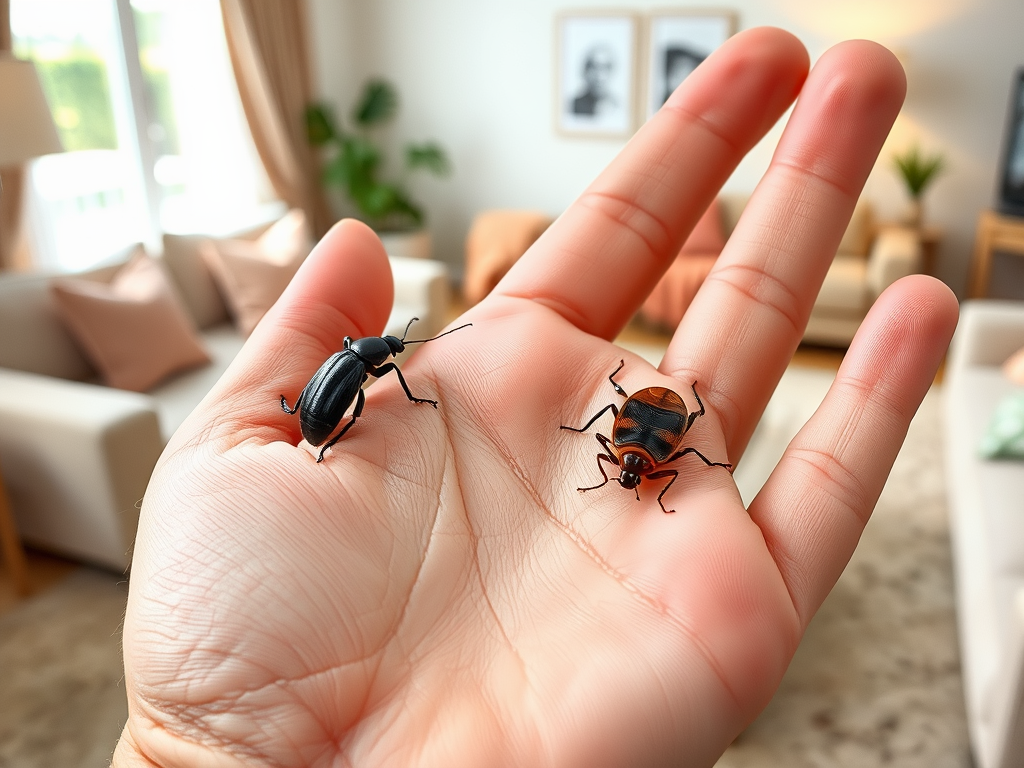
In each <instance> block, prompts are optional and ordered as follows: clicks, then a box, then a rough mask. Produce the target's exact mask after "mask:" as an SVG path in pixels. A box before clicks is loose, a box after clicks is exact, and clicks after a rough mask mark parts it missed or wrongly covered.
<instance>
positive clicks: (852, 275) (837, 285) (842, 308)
mask: <svg viewBox="0 0 1024 768" xmlns="http://www.w3.org/2000/svg"><path fill="white" fill-rule="evenodd" d="M867 268H868V267H867V261H866V260H864V259H863V258H861V257H860V256H850V255H848V254H844V253H840V254H837V255H836V257H835V259H833V260H832V265H831V266H830V267H829V268H828V273H827V274H826V275H825V281H824V282H823V283H822V284H821V290H820V291H819V292H818V299H817V301H816V302H815V304H814V308H815V311H819V310H824V309H827V310H829V311H830V312H839V313H860V314H863V313H864V311H865V310H866V309H867V306H868V287H867V282H866V280H865V276H866V274H867Z"/></svg>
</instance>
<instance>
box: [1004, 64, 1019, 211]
mask: <svg viewBox="0 0 1024 768" xmlns="http://www.w3.org/2000/svg"><path fill="white" fill-rule="evenodd" d="M1008 118H1009V119H1008V120H1007V125H1006V138H1005V139H1004V150H1003V156H1004V161H1003V178H1002V183H1001V184H1000V194H999V197H1000V201H999V203H1000V205H999V207H1000V210H1001V211H1002V212H1003V213H1008V214H1011V215H1015V216H1024V69H1021V70H1019V71H1018V72H1017V76H1016V77H1015V78H1014V81H1013V89H1012V91H1011V93H1010V107H1009V115H1008Z"/></svg>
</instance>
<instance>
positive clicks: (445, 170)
mask: <svg viewBox="0 0 1024 768" xmlns="http://www.w3.org/2000/svg"><path fill="white" fill-rule="evenodd" d="M405 164H406V165H407V166H408V167H409V169H410V170H414V169H416V168H424V169H426V170H428V171H430V172H431V173H433V174H435V175H437V176H447V175H448V174H449V173H451V170H452V164H451V161H449V159H448V155H446V154H445V151H444V150H443V149H442V148H441V146H440V145H439V144H435V143H433V142H428V143H426V144H409V145H408V146H407V147H406V148H405Z"/></svg>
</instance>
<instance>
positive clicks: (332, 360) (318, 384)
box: [281, 317, 472, 464]
mask: <svg viewBox="0 0 1024 768" xmlns="http://www.w3.org/2000/svg"><path fill="white" fill-rule="evenodd" d="M417 320H419V318H418V317H414V318H413V319H412V320H410V321H409V325H407V326H405V333H403V334H402V338H400V339H399V338H398V337H397V336H366V337H364V338H361V339H355V340H354V341H353V339H352V337H351V336H346V337H345V347H344V349H342V351H341V352H335V353H334V354H333V355H331V356H330V357H329V358H327V361H326V362H325V363H324V364H323V365H321V366H320V370H318V371H317V372H316V373H314V374H313V378H311V379H310V380H309V383H308V384H307V385H306V386H305V387H304V388H303V390H302V392H301V393H299V397H298V399H297V400H296V401H295V406H294V407H292V408H289V407H288V401H287V400H285V397H284V395H281V408H282V409H283V410H284V412H285V413H288V414H293V413H295V412H296V411H298V412H299V427H300V429H301V430H302V437H303V439H305V440H306V442H308V443H309V444H310V445H314V446H320V445H322V446H323V447H322V448H321V449H320V454H319V455H318V456H317V459H316V461H317V464H319V463H320V462H321V461H323V460H324V451H326V450H327V449H328V448H330V447H331V446H332V445H334V444H335V443H336V442H338V441H339V440H340V439H341V438H342V436H344V434H345V433H346V432H348V431H349V429H351V428H352V425H353V424H355V423H356V419H358V418H359V416H360V415H362V413H363V406H364V405H365V403H366V395H364V394H363V383H364V382H365V381H366V380H367V378H369V377H370V376H373V377H374V378H380V377H381V376H383V375H384V374H385V373H390V372H391V371H394V372H395V375H396V376H398V381H399V383H400V384H401V385H402V389H403V390H405V394H406V397H408V398H409V399H410V400H411V401H412V402H414V403H430V404H431V405H432V406H434V407H435V408H437V401H436V400H427V399H426V398H422V397H414V396H413V394H412V392H410V391H409V385H408V384H406V383H405V377H404V376H403V375H402V371H401V370H400V369H399V367H398V366H397V365H395V364H394V363H387V362H386V361H387V359H388V358H389V357H396V356H398V355H400V354H401V353H402V352H404V351H405V347H406V346H407V345H409V344H423V343H425V342H428V341H433V340H434V339H439V338H441V337H442V336H447V335H448V334H449V333H454V332H455V331H458V330H461V329H462V328H466V327H468V326H470V325H472V323H466V324H465V325H460V326H459V327H458V328H452V329H451V330H450V331H445V332H444V333H441V334H438V335H437V336H434V337H433V338H430V339H414V340H412V341H406V340H405V337H406V336H408V335H409V328H411V327H412V324H413V323H415V322H416V321H417ZM353 400H355V401H356V407H355V408H354V409H353V411H352V418H351V419H349V420H348V422H347V423H346V424H345V426H344V427H342V428H341V430H340V431H339V432H338V434H336V435H335V436H334V437H331V433H332V432H334V430H335V429H337V427H338V424H340V423H341V420H342V419H343V418H344V417H345V412H346V411H347V410H348V407H349V406H350V405H352V401H353ZM328 438H330V439H328Z"/></svg>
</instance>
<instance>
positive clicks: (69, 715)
mask: <svg viewBox="0 0 1024 768" xmlns="http://www.w3.org/2000/svg"><path fill="white" fill-rule="evenodd" d="M127 595H128V588H127V584H126V583H125V581H124V578H123V577H117V576H114V575H112V574H108V573H104V572H102V571H93V570H91V569H88V568H82V569H80V570H78V571H76V572H75V573H73V574H72V575H71V576H69V577H68V578H67V579H65V580H64V581H63V582H61V583H60V584H59V585H58V586H56V587H54V588H53V589H51V590H49V591H47V592H45V593H43V594H41V595H39V596H37V597H34V598H32V599H31V600H29V601H27V602H25V603H24V604H23V605H21V606H20V607H19V608H16V609H15V610H13V611H12V612H10V613H8V614H5V615H4V616H2V617H0V767H2V768H56V767H58V766H59V767H60V768H105V767H106V766H108V765H109V764H110V757H111V755H112V753H113V751H114V744H116V743H117V738H118V736H119V735H120V733H121V728H122V726H123V725H124V722H125V719H126V718H127V717H128V708H127V705H126V704H125V694H124V684H123V680H122V678H123V672H122V667H121V620H122V619H123V617H124V603H125V599H126V598H127Z"/></svg>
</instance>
